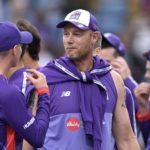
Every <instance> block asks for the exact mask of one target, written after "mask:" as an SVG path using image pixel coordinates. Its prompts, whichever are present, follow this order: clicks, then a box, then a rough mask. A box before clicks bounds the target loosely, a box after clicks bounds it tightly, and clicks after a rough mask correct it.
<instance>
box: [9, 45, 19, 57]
mask: <svg viewBox="0 0 150 150" xmlns="http://www.w3.org/2000/svg"><path fill="white" fill-rule="evenodd" d="M17 47H18V45H15V46H14V48H12V51H11V52H12V55H14V56H16V55H17V51H18V49H17Z"/></svg>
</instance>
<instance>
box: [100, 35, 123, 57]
mask: <svg viewBox="0 0 150 150" xmlns="http://www.w3.org/2000/svg"><path fill="white" fill-rule="evenodd" d="M104 42H107V43H108V44H109V45H110V46H112V47H114V48H115V49H116V50H117V52H118V53H119V55H121V56H124V55H125V51H120V50H119V49H118V48H117V47H116V46H115V45H114V44H113V41H111V40H110V39H109V38H107V37H105V35H104V34H102V44H103V43H104ZM120 46H122V48H124V49H125V47H124V45H123V44H122V43H121V45H120Z"/></svg>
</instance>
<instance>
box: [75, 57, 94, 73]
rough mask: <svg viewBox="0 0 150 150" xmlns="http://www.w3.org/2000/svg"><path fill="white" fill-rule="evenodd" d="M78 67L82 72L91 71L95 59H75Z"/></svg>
mask: <svg viewBox="0 0 150 150" xmlns="http://www.w3.org/2000/svg"><path fill="white" fill-rule="evenodd" d="M74 63H75V65H76V67H77V68H78V70H79V71H80V72H86V71H89V70H90V69H91V68H92V67H93V60H92V59H91V60H83V61H75V62H74Z"/></svg>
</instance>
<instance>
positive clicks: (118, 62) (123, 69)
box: [111, 56, 131, 79]
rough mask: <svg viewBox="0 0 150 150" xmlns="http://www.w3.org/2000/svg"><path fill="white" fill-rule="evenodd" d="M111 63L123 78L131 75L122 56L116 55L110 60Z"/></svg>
mask: <svg viewBox="0 0 150 150" xmlns="http://www.w3.org/2000/svg"><path fill="white" fill-rule="evenodd" d="M111 65H112V67H113V69H114V70H115V71H116V72H118V73H119V74H120V75H121V77H122V78H123V79H126V78H127V77H129V76H131V70H130V68H129V66H128V64H127V62H126V60H125V59H124V58H123V57H120V56H119V57H117V58H116V59H114V60H113V61H111Z"/></svg>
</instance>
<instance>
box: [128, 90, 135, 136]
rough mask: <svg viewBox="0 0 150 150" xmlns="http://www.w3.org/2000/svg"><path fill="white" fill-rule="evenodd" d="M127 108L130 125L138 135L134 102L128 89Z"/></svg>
mask: <svg viewBox="0 0 150 150" xmlns="http://www.w3.org/2000/svg"><path fill="white" fill-rule="evenodd" d="M126 106H127V110H128V113H129V118H130V123H131V126H132V129H133V132H134V133H135V135H137V131H136V119H135V110H134V101H133V96H132V93H131V91H130V90H129V89H128V88H126Z"/></svg>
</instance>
